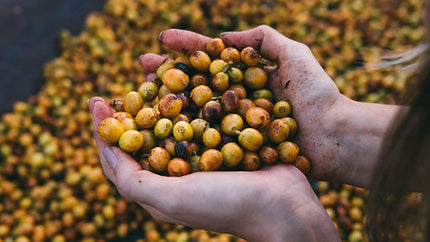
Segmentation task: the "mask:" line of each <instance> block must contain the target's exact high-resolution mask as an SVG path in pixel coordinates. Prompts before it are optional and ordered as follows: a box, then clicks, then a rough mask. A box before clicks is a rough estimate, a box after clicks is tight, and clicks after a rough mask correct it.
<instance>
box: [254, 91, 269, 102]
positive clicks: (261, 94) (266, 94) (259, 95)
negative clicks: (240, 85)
mask: <svg viewBox="0 0 430 242" xmlns="http://www.w3.org/2000/svg"><path fill="white" fill-rule="evenodd" d="M258 98H267V99H269V100H270V101H272V100H273V94H272V92H271V91H270V90H268V89H258V90H256V91H254V92H253V93H252V99H254V100H255V99H258Z"/></svg>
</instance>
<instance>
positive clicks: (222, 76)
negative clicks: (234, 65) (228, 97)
mask: <svg viewBox="0 0 430 242" xmlns="http://www.w3.org/2000/svg"><path fill="white" fill-rule="evenodd" d="M228 78H229V77H228V75H227V73H225V72H218V73H216V74H215V75H214V77H213V78H212V83H211V87H212V89H213V90H214V91H218V92H219V93H222V92H224V91H225V90H227V88H228V86H229V84H230V83H229V80H228Z"/></svg>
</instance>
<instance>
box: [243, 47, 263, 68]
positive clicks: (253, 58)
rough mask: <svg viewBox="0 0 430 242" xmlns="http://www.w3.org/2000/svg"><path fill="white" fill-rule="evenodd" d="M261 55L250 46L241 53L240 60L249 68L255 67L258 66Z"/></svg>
mask: <svg viewBox="0 0 430 242" xmlns="http://www.w3.org/2000/svg"><path fill="white" fill-rule="evenodd" d="M260 58H261V56H260V53H259V52H258V51H257V50H256V49H254V48H252V47H250V46H248V47H245V48H244V49H243V50H242V51H241V52H240V59H241V60H242V62H243V63H245V64H246V65H247V66H255V65H257V64H258V62H259V61H260Z"/></svg>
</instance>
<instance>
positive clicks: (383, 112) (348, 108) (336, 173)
mask: <svg viewBox="0 0 430 242" xmlns="http://www.w3.org/2000/svg"><path fill="white" fill-rule="evenodd" d="M406 109H407V108H406V107H404V106H396V105H384V104H375V103H364V102H356V101H352V100H350V99H348V98H346V97H344V96H341V98H340V99H339V101H338V102H337V103H336V106H335V107H333V108H332V109H331V110H330V113H329V114H328V115H329V116H330V117H331V120H333V122H332V126H331V134H330V135H329V136H327V137H325V138H324V139H325V142H327V144H328V145H329V147H330V149H328V152H327V154H328V156H327V157H326V159H331V163H332V164H333V174H331V175H332V177H331V178H330V177H326V178H325V179H326V180H335V181H337V182H341V183H348V184H353V185H357V186H361V187H368V186H369V184H370V182H371V179H372V176H373V173H374V172H375V171H374V169H375V165H376V163H377V161H378V158H379V153H380V150H381V147H382V144H383V141H384V138H385V136H386V135H387V133H388V132H391V130H390V127H392V124H393V121H394V120H395V118H396V115H397V114H398V112H399V111H402V110H406Z"/></svg>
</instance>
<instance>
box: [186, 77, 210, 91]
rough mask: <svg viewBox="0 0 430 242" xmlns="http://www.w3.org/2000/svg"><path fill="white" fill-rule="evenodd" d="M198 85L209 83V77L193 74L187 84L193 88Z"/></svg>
mask: <svg viewBox="0 0 430 242" xmlns="http://www.w3.org/2000/svg"><path fill="white" fill-rule="evenodd" d="M199 85H206V86H207V85H209V79H208V78H207V76H205V75H203V74H195V75H193V77H192V78H191V80H190V83H189V86H190V87H191V88H195V87H197V86H199Z"/></svg>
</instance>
